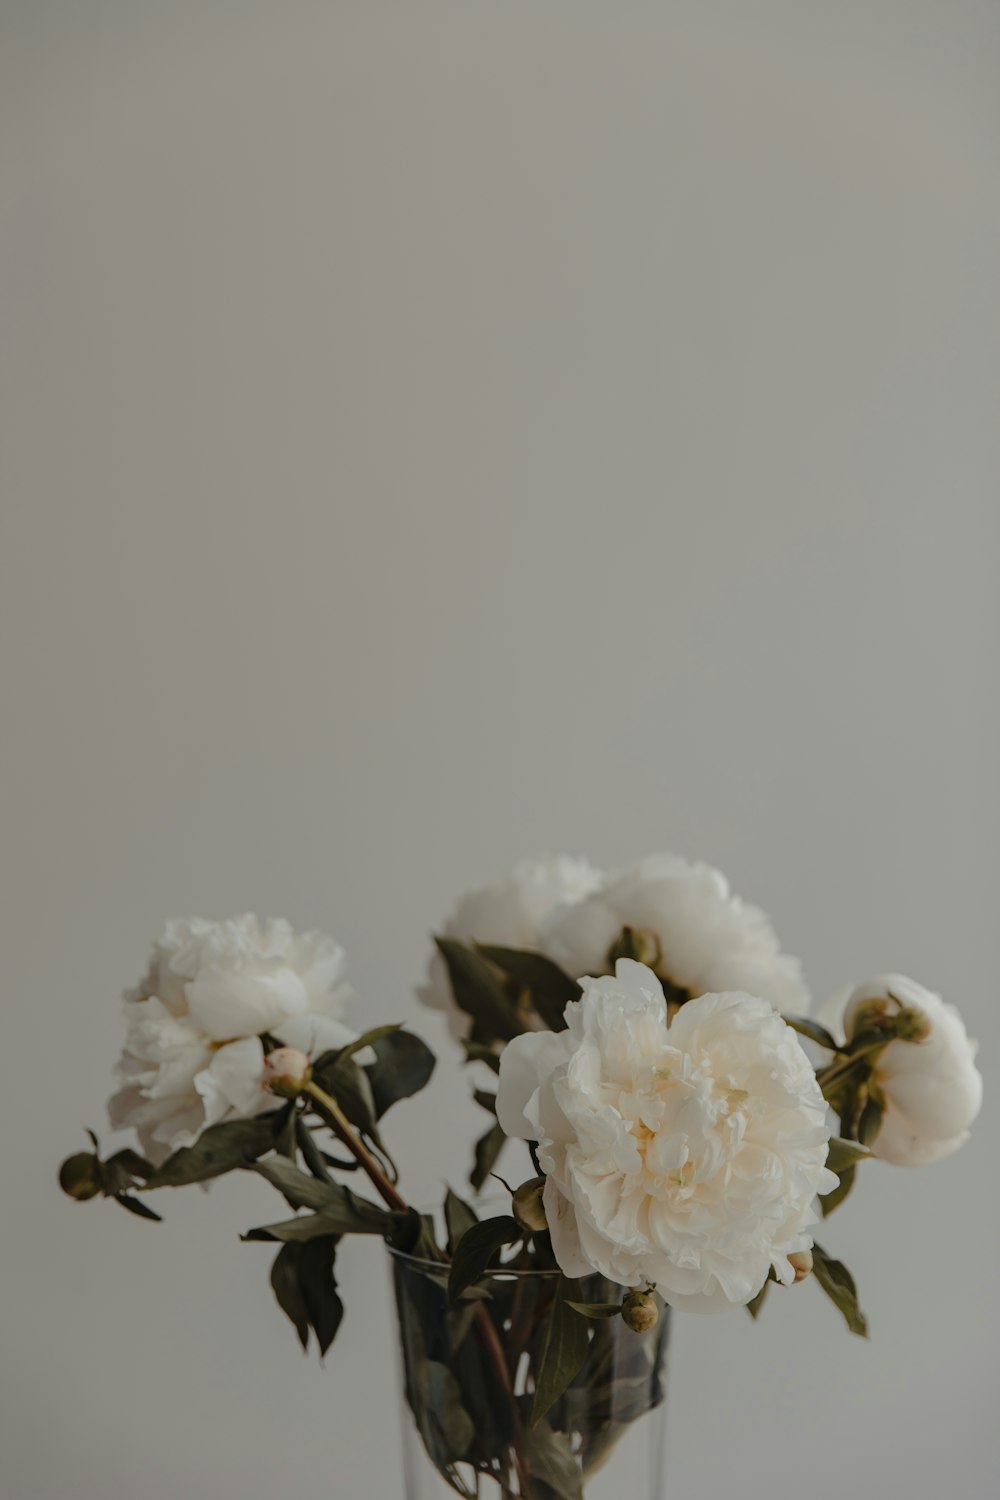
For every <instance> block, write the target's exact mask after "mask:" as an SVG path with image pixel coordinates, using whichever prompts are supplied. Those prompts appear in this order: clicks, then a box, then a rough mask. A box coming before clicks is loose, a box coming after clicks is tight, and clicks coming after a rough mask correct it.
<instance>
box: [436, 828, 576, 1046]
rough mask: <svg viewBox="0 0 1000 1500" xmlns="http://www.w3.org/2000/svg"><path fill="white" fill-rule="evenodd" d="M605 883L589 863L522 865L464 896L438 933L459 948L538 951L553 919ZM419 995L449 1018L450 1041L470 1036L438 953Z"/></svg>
mask: <svg viewBox="0 0 1000 1500" xmlns="http://www.w3.org/2000/svg"><path fill="white" fill-rule="evenodd" d="M603 878H604V877H603V876H602V874H601V872H600V871H599V870H596V869H595V868H594V866H593V865H591V864H589V863H588V862H587V860H585V859H574V858H573V857H572V856H571V855H569V854H557V855H554V856H544V855H543V856H540V857H538V858H536V859H524V860H522V861H521V862H520V864H518V865H516V866H515V867H514V869H513V870H512V871H511V873H510V874H509V875H507V876H505V877H504V879H503V880H499V881H497V883H496V884H495V885H490V886H484V887H483V888H482V889H480V890H475V891H470V892H469V893H468V895H465V896H463V897H462V899H461V900H460V901H459V903H458V905H457V906H456V908H455V910H454V911H453V912H452V914H451V916H450V917H449V918H448V920H447V922H445V924H444V927H443V929H442V931H443V933H444V936H445V937H451V938H455V939H456V940H457V941H458V942H461V943H472V942H477V943H494V944H496V945H497V946H502V947H504V948H537V947H538V946H539V938H540V936H541V933H542V930H543V928H544V926H545V924H546V923H547V922H548V921H550V919H551V918H552V917H553V915H554V914H555V913H557V912H560V911H562V910H564V909H566V908H568V907H572V906H573V905H574V904H575V903H576V902H578V901H582V900H583V899H584V897H586V896H589V895H591V893H592V892H594V891H596V890H597V889H598V888H599V887H600V885H601V882H602V880H603ZM418 994H419V996H420V999H421V1000H422V1001H423V1003H424V1004H425V1005H428V1006H430V1007H431V1009H432V1010H442V1011H444V1012H445V1013H446V1014H447V1017H448V1024H449V1027H450V1029H451V1032H452V1034H453V1035H454V1036H467V1035H468V1033H469V1028H470V1026H471V1024H472V1023H471V1020H470V1018H469V1017H468V1016H467V1015H466V1014H465V1012H464V1011H462V1010H460V1009H459V1008H458V1006H457V1005H456V1004H455V1001H454V998H453V996H452V993H451V986H450V985H449V983H448V974H447V970H446V969H445V966H444V962H443V960H442V958H441V955H440V954H439V953H435V955H434V957H433V958H432V959H431V963H430V967H429V969H428V973H427V982H426V984H424V985H423V986H422V987H421V989H420V990H418Z"/></svg>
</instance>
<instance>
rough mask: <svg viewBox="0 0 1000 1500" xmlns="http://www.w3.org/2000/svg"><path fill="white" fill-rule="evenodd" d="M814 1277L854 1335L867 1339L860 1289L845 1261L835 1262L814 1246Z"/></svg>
mask: <svg viewBox="0 0 1000 1500" xmlns="http://www.w3.org/2000/svg"><path fill="white" fill-rule="evenodd" d="M812 1254H813V1275H814V1276H815V1278H816V1280H817V1281H818V1282H819V1284H820V1286H821V1287H822V1288H823V1290H824V1292H825V1293H826V1295H827V1296H828V1297H829V1299H830V1301H831V1302H832V1303H833V1304H834V1306H835V1307H838V1308H839V1309H840V1311H841V1312H842V1313H843V1315H844V1320H845V1321H846V1323H847V1326H848V1328H849V1329H850V1330H851V1332H852V1333H856V1334H858V1335H859V1337H861V1338H864V1339H866V1338H867V1337H868V1319H867V1318H866V1317H865V1315H864V1313H863V1312H862V1311H861V1308H860V1307H859V1306H858V1289H857V1287H856V1286H855V1285H854V1277H853V1276H852V1275H851V1273H850V1271H849V1270H848V1269H847V1267H846V1266H845V1265H844V1263H843V1261H839V1260H834V1259H833V1258H832V1257H831V1256H829V1255H827V1253H826V1251H825V1250H824V1249H823V1248H822V1247H821V1246H820V1245H817V1244H815V1243H814V1244H813V1248H812Z"/></svg>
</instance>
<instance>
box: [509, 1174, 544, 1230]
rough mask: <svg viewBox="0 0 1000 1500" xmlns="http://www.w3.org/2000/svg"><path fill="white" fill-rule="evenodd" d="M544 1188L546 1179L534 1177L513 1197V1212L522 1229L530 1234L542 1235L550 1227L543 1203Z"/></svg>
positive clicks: (523, 1183)
mask: <svg viewBox="0 0 1000 1500" xmlns="http://www.w3.org/2000/svg"><path fill="white" fill-rule="evenodd" d="M544 1188H545V1178H544V1177H532V1179H531V1181H530V1182H522V1184H521V1186H520V1187H519V1188H518V1189H517V1192H516V1193H515V1194H514V1195H513V1199H512V1203H511V1212H512V1213H513V1215H514V1218H515V1219H516V1220H517V1222H518V1223H519V1224H520V1226H521V1228H522V1229H526V1230H528V1232H529V1233H530V1234H541V1232H542V1230H544V1229H548V1227H549V1223H548V1220H547V1219H546V1217H545V1205H544V1204H543V1202H542V1192H543V1190H544Z"/></svg>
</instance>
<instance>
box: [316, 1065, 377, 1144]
mask: <svg viewBox="0 0 1000 1500" xmlns="http://www.w3.org/2000/svg"><path fill="white" fill-rule="evenodd" d="M313 1078H314V1081H315V1082H316V1083H318V1084H319V1086H320V1088H321V1089H323V1090H324V1091H325V1092H326V1093H328V1094H330V1095H332V1097H333V1098H334V1099H335V1100H336V1101H337V1103H338V1104H339V1105H340V1108H341V1109H342V1110H343V1112H344V1114H345V1115H346V1116H347V1118H348V1119H349V1120H350V1122H351V1124H352V1125H354V1126H356V1127H357V1128H358V1130H363V1131H365V1133H366V1134H367V1135H370V1136H371V1137H372V1139H373V1140H374V1141H375V1142H376V1143H377V1142H378V1139H379V1135H378V1118H377V1116H376V1113H375V1098H374V1095H373V1094H372V1086H371V1080H370V1079H369V1077H368V1074H367V1073H366V1072H365V1070H364V1068H359V1067H358V1064H357V1063H356V1062H355V1061H354V1059H353V1058H350V1057H348V1058H346V1059H344V1058H338V1060H337V1061H336V1062H335V1063H334V1064H333V1066H332V1067H329V1068H326V1069H325V1070H324V1071H322V1072H319V1071H317V1072H316V1073H314V1075H313Z"/></svg>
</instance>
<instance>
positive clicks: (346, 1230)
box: [250, 1156, 402, 1238]
mask: <svg viewBox="0 0 1000 1500" xmlns="http://www.w3.org/2000/svg"><path fill="white" fill-rule="evenodd" d="M250 1170H251V1171H254V1172H257V1173H259V1174H260V1176H261V1177H264V1178H266V1180H267V1181H268V1182H269V1183H270V1184H271V1186H272V1187H276V1188H277V1189H278V1191H279V1193H281V1194H282V1196H283V1197H284V1198H285V1200H286V1201H287V1202H288V1204H289V1205H290V1206H291V1207H292V1208H310V1209H313V1210H315V1212H316V1213H318V1214H321V1215H323V1216H324V1217H325V1218H326V1219H328V1220H333V1219H335V1220H337V1221H338V1222H337V1223H336V1224H331V1226H330V1228H329V1229H328V1230H327V1231H326V1232H327V1233H330V1234H351V1233H353V1234H388V1233H389V1232H390V1231H391V1230H392V1228H393V1227H394V1225H395V1224H396V1223H397V1221H398V1220H399V1219H400V1218H402V1215H400V1214H394V1213H390V1212H389V1210H388V1209H385V1208H381V1207H379V1205H378V1204H377V1203H370V1202H369V1201H368V1199H367V1198H359V1197H358V1196H357V1194H355V1193H352V1192H351V1190H350V1188H346V1187H344V1185H343V1184H342V1183H339V1182H321V1181H319V1180H318V1179H317V1178H315V1177H310V1176H309V1175H308V1174H307V1173H306V1172H302V1171H300V1170H299V1168H298V1167H296V1166H294V1165H293V1164H292V1162H290V1161H286V1159H285V1158H284V1157H283V1156H275V1157H271V1158H270V1159H269V1160H267V1161H259V1162H255V1163H254V1164H253V1166H252V1167H251V1168H250ZM280 1238H285V1236H284V1235H282V1236H280Z"/></svg>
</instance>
